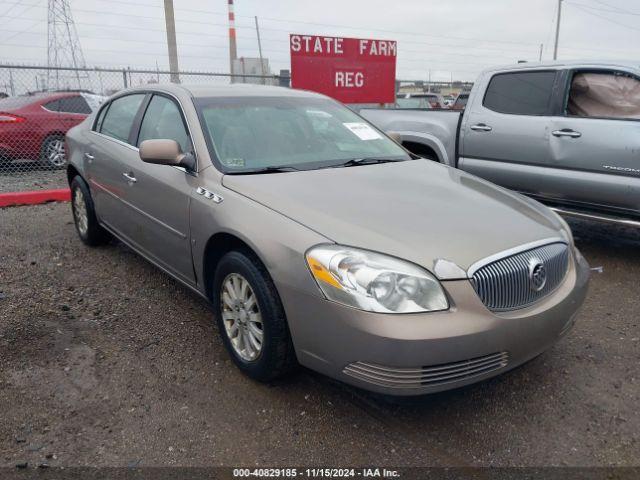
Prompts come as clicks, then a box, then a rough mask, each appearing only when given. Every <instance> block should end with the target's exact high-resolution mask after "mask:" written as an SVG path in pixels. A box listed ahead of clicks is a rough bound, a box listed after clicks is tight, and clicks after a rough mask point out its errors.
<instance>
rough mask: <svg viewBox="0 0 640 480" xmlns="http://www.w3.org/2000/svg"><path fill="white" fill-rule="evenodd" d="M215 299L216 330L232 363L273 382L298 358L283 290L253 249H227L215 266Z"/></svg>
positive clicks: (265, 380) (285, 372)
mask: <svg viewBox="0 0 640 480" xmlns="http://www.w3.org/2000/svg"><path fill="white" fill-rule="evenodd" d="M212 300H213V304H214V309H215V313H216V321H217V324H218V330H219V332H220V335H221V336H222V340H223V343H224V345H225V347H226V348H227V350H228V351H229V353H230V354H231V357H232V359H233V361H234V363H235V364H236V365H237V366H238V368H239V369H240V370H242V371H243V372H244V373H245V374H247V375H248V376H249V377H251V378H253V379H254V380H259V381H261V382H269V381H271V380H275V379H276V378H278V377H282V376H284V375H285V374H287V373H289V372H290V371H291V370H292V369H293V368H294V367H295V365H296V364H297V362H296V359H295V353H294V350H293V344H292V343H291V336H290V334H289V328H288V325H287V319H286V317H285V313H284V309H283V307H282V303H281V301H280V296H279V295H278V292H277V290H276V287H275V285H274V284H273V281H272V280H271V277H270V276H269V273H268V272H267V270H266V268H265V267H264V266H263V265H262V263H261V262H260V260H258V258H257V257H255V255H253V254H251V253H250V252H245V251H232V252H229V253H227V254H226V255H225V256H224V257H222V259H221V260H220V262H219V263H218V266H217V268H216V272H215V276H214V281H213V292H212Z"/></svg>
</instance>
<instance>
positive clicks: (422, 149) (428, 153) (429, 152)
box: [402, 142, 440, 162]
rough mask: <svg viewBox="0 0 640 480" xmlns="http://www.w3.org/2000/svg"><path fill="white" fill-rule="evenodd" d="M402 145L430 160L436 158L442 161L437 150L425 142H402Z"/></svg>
mask: <svg viewBox="0 0 640 480" xmlns="http://www.w3.org/2000/svg"><path fill="white" fill-rule="evenodd" d="M402 146H404V148H406V149H407V150H409V151H410V152H411V153H414V154H416V155H418V156H420V157H423V158H427V159H429V160H434V161H436V162H439V161H440V158H439V157H438V154H437V153H436V152H435V150H434V149H433V148H431V147H430V146H428V145H425V144H424V143H418V142H402Z"/></svg>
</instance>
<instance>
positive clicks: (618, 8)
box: [593, 0, 638, 15]
mask: <svg viewBox="0 0 640 480" xmlns="http://www.w3.org/2000/svg"><path fill="white" fill-rule="evenodd" d="M593 1H594V2H596V3H599V4H600V5H604V6H605V7H609V8H613V9H615V10H618V11H620V12H623V13H629V14H632V15H638V14H637V13H633V12H630V11H629V10H625V9H624V8H620V7H616V6H614V5H610V4H608V3H605V2H601V1H600V0H593Z"/></svg>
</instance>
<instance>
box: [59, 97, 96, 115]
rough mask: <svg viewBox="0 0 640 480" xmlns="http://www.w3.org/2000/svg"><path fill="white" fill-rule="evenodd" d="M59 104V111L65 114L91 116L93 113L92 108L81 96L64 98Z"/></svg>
mask: <svg viewBox="0 0 640 480" xmlns="http://www.w3.org/2000/svg"><path fill="white" fill-rule="evenodd" d="M58 101H59V102H60V103H59V111H60V112H63V113H80V114H84V115H89V114H90V113H91V108H90V107H89V104H88V103H87V101H86V100H85V99H84V98H82V97H81V96H80V95H77V96H75V97H64V98H61V99H60V100H58Z"/></svg>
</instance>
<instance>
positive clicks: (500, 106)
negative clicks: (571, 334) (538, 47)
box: [482, 71, 556, 115]
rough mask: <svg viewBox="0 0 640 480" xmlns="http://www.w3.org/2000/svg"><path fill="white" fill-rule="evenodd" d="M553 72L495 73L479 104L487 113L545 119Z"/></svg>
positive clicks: (554, 74)
mask: <svg viewBox="0 0 640 480" xmlns="http://www.w3.org/2000/svg"><path fill="white" fill-rule="evenodd" d="M555 76H556V73H555V72H554V71H543V72H539V71H538V72H513V73H498V74H496V75H494V76H493V78H491V81H490V82H489V86H488V87H487V92H486V94H485V96H484V100H483V102H482V104H483V105H484V106H485V107H486V108H488V109H489V110H493V111H495V112H499V113H509V114H514V115H546V114H547V113H548V110H549V100H550V99H551V93H552V90H553V82H554V80H555Z"/></svg>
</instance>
